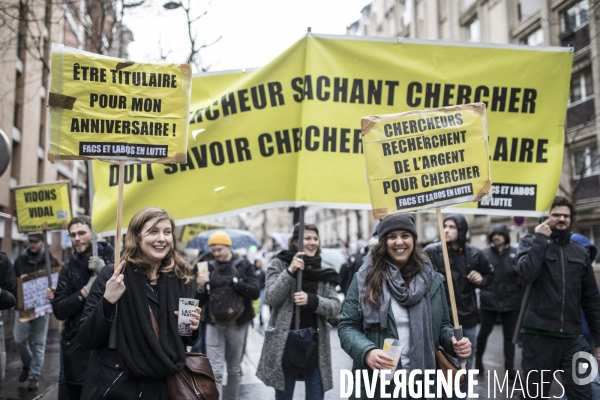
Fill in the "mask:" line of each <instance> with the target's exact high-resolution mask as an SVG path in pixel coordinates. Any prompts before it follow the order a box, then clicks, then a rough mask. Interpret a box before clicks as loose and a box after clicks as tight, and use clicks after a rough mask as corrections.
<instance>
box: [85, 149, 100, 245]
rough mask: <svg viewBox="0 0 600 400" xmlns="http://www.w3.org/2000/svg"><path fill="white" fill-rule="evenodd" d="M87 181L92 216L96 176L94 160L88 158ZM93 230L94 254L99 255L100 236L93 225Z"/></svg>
mask: <svg viewBox="0 0 600 400" xmlns="http://www.w3.org/2000/svg"><path fill="white" fill-rule="evenodd" d="M86 165H87V183H88V199H89V202H90V218H91V217H92V205H93V203H94V178H93V177H92V160H88V161H87V163H86ZM91 231H92V256H94V257H98V236H96V232H95V231H94V227H93V226H92V227H91Z"/></svg>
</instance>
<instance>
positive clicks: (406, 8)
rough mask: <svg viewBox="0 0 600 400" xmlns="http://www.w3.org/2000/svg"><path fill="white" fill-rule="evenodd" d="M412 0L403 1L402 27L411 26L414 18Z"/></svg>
mask: <svg viewBox="0 0 600 400" xmlns="http://www.w3.org/2000/svg"><path fill="white" fill-rule="evenodd" d="M411 1H412V0H404V3H402V27H403V28H408V27H409V26H410V21H411V20H412V8H411Z"/></svg>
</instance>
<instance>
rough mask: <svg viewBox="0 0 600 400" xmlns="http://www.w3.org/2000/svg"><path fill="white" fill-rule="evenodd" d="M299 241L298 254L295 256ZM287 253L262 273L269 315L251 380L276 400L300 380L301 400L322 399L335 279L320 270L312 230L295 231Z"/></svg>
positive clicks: (284, 398)
mask: <svg viewBox="0 0 600 400" xmlns="http://www.w3.org/2000/svg"><path fill="white" fill-rule="evenodd" d="M300 240H302V244H303V245H304V246H303V247H304V248H303V251H300V252H299V251H298V242H299V241H300ZM288 247H289V250H283V251H281V252H280V253H279V254H278V255H277V256H276V257H275V258H274V259H273V260H272V261H271V263H270V264H269V268H268V269H267V277H266V286H265V303H267V304H268V305H269V306H271V307H272V311H271V318H270V320H269V325H268V327H267V329H266V330H265V341H264V344H263V349H262V354H261V356H260V362H259V364H258V368H257V370H256V376H257V377H258V379H260V380H262V381H263V382H264V383H265V384H266V385H267V386H272V387H274V388H275V399H276V400H288V399H289V400H291V399H292V398H293V397H294V387H295V385H296V381H297V380H298V379H299V376H300V375H301V374H302V375H304V381H305V383H306V399H315V400H318V399H323V397H324V394H325V392H326V391H328V390H330V389H331V388H333V376H332V375H333V374H332V368H331V347H330V339H329V328H330V325H329V324H328V323H327V318H333V317H335V316H337V315H339V311H340V300H339V299H338V297H337V293H336V291H335V286H336V285H339V283H340V276H339V275H338V273H337V272H336V271H335V270H334V269H332V268H323V267H322V266H321V257H320V254H321V246H320V240H319V230H318V228H317V226H316V225H313V224H307V225H306V226H305V228H304V235H303V237H300V235H299V226H298V225H296V227H295V228H294V232H293V233H292V236H291V237H290V240H289V242H288ZM299 270H300V271H303V273H302V290H301V291H296V279H297V277H298V271H299ZM296 312H299V313H300V315H299V317H300V318H299V319H300V326H299V328H300V329H292V325H293V324H294V317H295V315H296ZM296 328H297V327H296Z"/></svg>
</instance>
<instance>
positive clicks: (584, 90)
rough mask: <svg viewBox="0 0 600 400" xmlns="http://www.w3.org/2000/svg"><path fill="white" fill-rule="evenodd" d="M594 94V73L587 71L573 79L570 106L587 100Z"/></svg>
mask: <svg viewBox="0 0 600 400" xmlns="http://www.w3.org/2000/svg"><path fill="white" fill-rule="evenodd" d="M593 94H594V85H593V82H592V71H591V70H587V71H585V72H581V73H579V74H577V75H573V78H571V92H570V93H569V105H573V103H577V102H580V101H582V100H587V99H588V98H589V97H591V96H592V95H593Z"/></svg>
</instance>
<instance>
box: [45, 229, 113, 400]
mask: <svg viewBox="0 0 600 400" xmlns="http://www.w3.org/2000/svg"><path fill="white" fill-rule="evenodd" d="M68 229H69V236H70V237H71V244H72V245H73V254H72V255H71V258H70V259H69V261H68V262H67V263H65V265H64V266H63V268H62V270H61V271H60V275H59V276H58V284H57V286H56V290H55V292H54V293H53V294H54V299H53V301H52V310H53V312H54V315H55V316H56V318H58V319H59V320H63V321H65V325H64V328H63V330H62V339H61V342H60V344H61V352H62V360H63V365H64V374H65V383H66V386H67V390H68V392H69V399H70V400H78V399H79V398H80V397H81V389H82V388H83V379H84V377H85V371H86V368H87V364H88V361H89V359H90V354H91V353H90V352H89V351H85V350H83V348H81V346H80V345H79V340H78V339H77V329H78V327H79V319H80V318H81V313H82V312H83V307H84V306H85V301H86V299H87V297H88V293H89V292H90V290H91V287H92V284H93V283H94V280H95V279H96V277H97V276H98V274H99V273H100V271H101V270H102V268H103V267H104V265H105V264H112V263H113V262H114V257H115V251H114V249H113V248H112V246H111V245H110V244H108V243H102V242H98V257H93V256H92V253H93V252H92V226H91V222H90V219H89V218H88V217H75V218H73V219H72V220H71V221H70V222H69V225H68ZM49 297H52V294H51V293H50V294H49Z"/></svg>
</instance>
